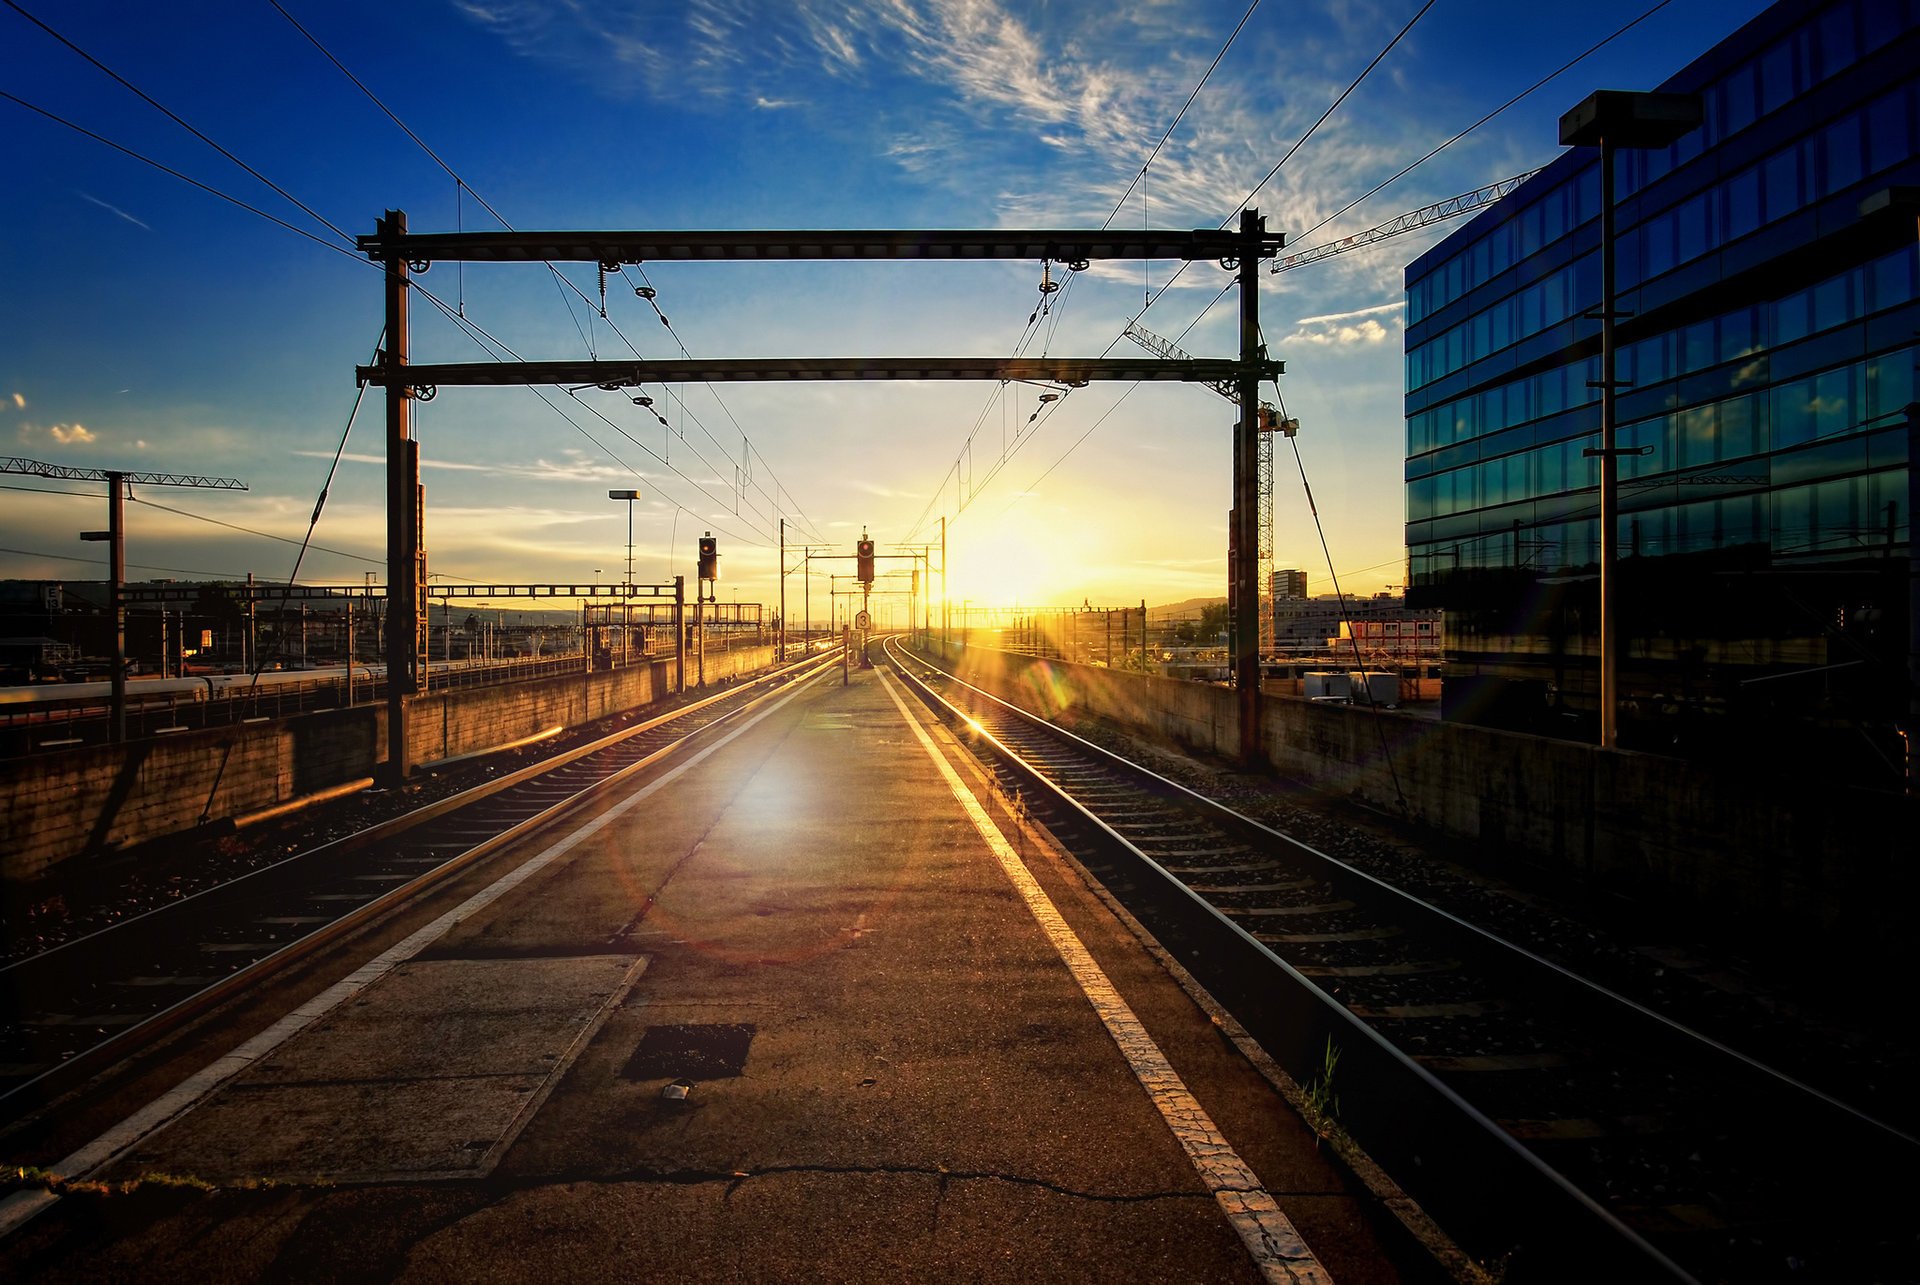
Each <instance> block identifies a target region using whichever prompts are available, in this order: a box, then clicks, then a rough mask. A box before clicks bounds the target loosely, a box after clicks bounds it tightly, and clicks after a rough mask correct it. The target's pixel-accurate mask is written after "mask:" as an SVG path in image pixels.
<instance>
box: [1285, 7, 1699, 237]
mask: <svg viewBox="0 0 1920 1285" xmlns="http://www.w3.org/2000/svg"><path fill="white" fill-rule="evenodd" d="M1672 3H1673V0H1658V2H1657V3H1656V4H1654V5H1653V7H1652V8H1650V9H1648V10H1646V11H1645V12H1644V13H1642V14H1641V15H1640V16H1639V17H1637V18H1634V19H1633V20H1631V21H1630V22H1628V23H1626V24H1625V25H1623V26H1621V27H1620V28H1619V29H1617V30H1616V31H1615V32H1614V33H1613V34H1612V35H1610V36H1608V37H1606V38H1605V39H1603V40H1600V41H1598V42H1596V43H1594V44H1592V45H1589V46H1588V47H1587V49H1586V51H1585V52H1583V53H1580V54H1576V55H1575V56H1574V57H1572V58H1570V59H1568V60H1567V61H1566V62H1564V63H1562V64H1561V65H1560V67H1559V69H1558V70H1556V71H1552V72H1549V73H1548V74H1546V75H1545V76H1542V77H1541V78H1540V79H1539V80H1536V81H1534V82H1533V84H1531V85H1529V86H1528V87H1527V88H1525V89H1523V90H1521V91H1520V92H1519V93H1517V94H1515V95H1514V96H1513V97H1511V98H1509V99H1507V101H1506V102H1504V103H1501V104H1500V105H1499V106H1498V107H1496V108H1494V109H1493V110H1492V111H1490V112H1488V113H1487V114H1486V115H1485V116H1482V117H1481V118H1480V119H1479V120H1477V121H1475V122H1473V124H1471V125H1469V126H1467V127H1466V128H1465V129H1463V130H1461V131H1460V132H1459V133H1457V134H1455V135H1454V136H1453V137H1452V138H1449V139H1447V140H1446V141H1445V142H1444V143H1441V144H1440V145H1439V146H1437V147H1435V148H1434V149H1433V150H1432V151H1430V152H1428V153H1427V154H1426V155H1424V156H1422V157H1421V158H1420V159H1419V160H1417V161H1414V162H1413V163H1412V164H1411V165H1408V166H1407V167H1406V168H1405V169H1403V170H1401V171H1400V172H1399V173H1398V174H1395V175H1394V176H1393V177H1392V178H1389V179H1386V180H1385V181H1383V182H1381V183H1378V184H1376V185H1375V186H1374V187H1373V188H1371V189H1370V190H1368V191H1367V192H1366V193H1365V194H1364V195H1361V196H1357V197H1355V198H1354V199H1353V200H1351V201H1348V202H1347V203H1346V204H1345V205H1343V206H1341V207H1340V208H1339V209H1337V210H1335V211H1334V212H1333V213H1332V214H1329V215H1327V217H1325V218H1324V219H1321V220H1320V221H1319V222H1318V223H1316V224H1314V225H1313V226H1312V227H1310V228H1308V229H1307V230H1306V231H1304V232H1301V233H1298V234H1296V240H1299V241H1304V240H1306V239H1307V238H1308V237H1310V236H1312V235H1313V234H1314V233H1315V232H1318V231H1319V230H1320V229H1321V228H1323V227H1325V226H1327V224H1329V223H1331V222H1333V221H1334V220H1335V219H1337V218H1339V217H1340V216H1341V215H1342V214H1345V213H1346V212H1347V211H1348V210H1351V209H1352V208H1353V207H1354V206H1356V205H1359V204H1360V203H1361V202H1362V201H1365V200H1368V199H1370V198H1372V197H1374V196H1377V195H1379V193H1380V192H1381V190H1382V189H1384V188H1386V187H1388V186H1389V185H1391V184H1394V183H1398V182H1399V181H1400V180H1401V179H1403V178H1405V177H1406V176H1407V175H1409V174H1411V173H1412V172H1413V171H1414V170H1416V169H1418V168H1419V167H1420V166H1422V165H1425V164H1426V163H1427V162H1428V161H1430V160H1432V159H1433V158H1434V157H1436V156H1438V155H1439V154H1440V153H1441V152H1443V151H1445V150H1446V149H1447V148H1449V147H1452V146H1453V145H1454V144H1455V143H1457V142H1459V141H1460V140H1461V139H1463V138H1465V137H1466V136H1467V135H1469V134H1471V133H1473V132H1474V131H1475V130H1477V129H1479V128H1480V127H1481V126H1482V125H1484V124H1486V123H1487V122H1488V121H1490V120H1492V119H1493V118H1494V117H1496V116H1498V115H1500V114H1501V113H1503V112H1505V111H1506V110H1507V109H1508V108H1509V107H1512V106H1513V105H1514V104H1515V103H1518V102H1520V101H1521V100H1522V99H1525V98H1528V97H1531V96H1532V95H1533V94H1535V93H1537V92H1538V91H1539V90H1540V89H1542V88H1544V87H1545V86H1546V85H1547V84H1549V83H1550V82H1552V81H1555V80H1558V79H1559V78H1560V77H1562V76H1564V75H1566V74H1567V73H1568V72H1569V71H1572V70H1573V69H1574V68H1575V67H1577V66H1579V65H1580V64H1581V63H1583V62H1585V61H1586V60H1587V59H1589V58H1591V57H1592V56H1593V55H1594V54H1596V53H1599V52H1600V51H1601V50H1602V49H1604V48H1606V47H1607V46H1608V45H1610V44H1612V43H1613V42H1614V41H1616V40H1618V39H1619V38H1620V37H1622V36H1624V35H1626V34H1627V33H1628V32H1629V31H1632V30H1633V29H1634V28H1635V27H1637V26H1639V25H1640V24H1641V23H1643V22H1645V21H1646V20H1647V19H1649V18H1651V17H1653V15H1654V14H1656V13H1659V12H1660V11H1661V10H1662V9H1664V8H1666V7H1667V6H1668V5H1670V4H1672Z"/></svg>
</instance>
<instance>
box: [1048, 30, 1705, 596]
mask: <svg viewBox="0 0 1920 1285" xmlns="http://www.w3.org/2000/svg"><path fill="white" fill-rule="evenodd" d="M1670 3H1672V0H1656V3H1654V4H1653V5H1651V6H1650V7H1648V8H1647V9H1646V10H1644V11H1642V12H1641V13H1640V14H1639V15H1638V16H1636V17H1634V18H1632V19H1630V20H1628V21H1627V22H1625V23H1623V24H1622V25H1621V26H1620V27H1618V28H1616V29H1615V30H1614V31H1613V32H1612V33H1611V34H1609V35H1607V36H1606V37H1604V38H1603V39H1601V40H1598V41H1596V42H1595V43H1593V44H1592V45H1590V46H1588V47H1587V48H1586V49H1585V50H1583V51H1581V52H1580V53H1578V54H1575V55H1574V56H1573V57H1571V58H1569V59H1568V60H1567V61H1566V62H1564V63H1562V64H1561V65H1560V67H1558V68H1557V69H1555V70H1554V71H1553V72H1551V73H1549V74H1548V75H1546V76H1543V77H1541V78H1540V79H1539V80H1536V81H1535V82H1534V83H1533V84H1531V85H1530V86H1528V87H1527V88H1526V89H1524V90H1522V91H1520V92H1519V93H1517V94H1515V95H1513V96H1512V97H1510V98H1508V99H1507V100H1506V101H1505V102H1504V103H1502V104H1501V105H1500V106H1499V107H1497V108H1495V109H1494V110H1493V111H1491V112H1488V113H1487V114H1486V115H1484V116H1482V117H1481V118H1480V119H1479V120H1477V121H1475V122H1474V123H1473V124H1471V125H1469V126H1467V127H1466V128H1465V129H1463V130H1460V131H1459V132H1457V133H1455V134H1454V135H1453V136H1452V137H1450V138H1448V139H1446V140H1445V141H1444V142H1442V143H1440V144H1439V145H1438V146H1436V147H1434V148H1432V149H1430V150H1429V151H1427V152H1426V153H1425V154H1424V155H1422V156H1421V157H1420V158H1419V159H1417V160H1415V161H1414V162H1412V163H1411V164H1409V165H1407V166H1405V167H1404V168H1402V169H1401V170H1400V171H1399V172H1398V173H1396V174H1395V175H1393V176H1392V177H1391V178H1389V179H1387V180H1385V181H1384V182H1382V183H1380V184H1378V185H1376V186H1375V187H1373V188H1372V189H1371V190H1370V191H1368V192H1367V193H1365V194H1364V195H1362V196H1360V197H1357V198H1355V199H1354V200H1352V201H1349V202H1348V203H1347V204H1346V205H1344V206H1342V207H1341V208H1340V209H1339V210H1337V211H1335V212H1334V213H1333V214H1330V215H1328V216H1327V217H1326V218H1324V219H1322V220H1320V222H1318V223H1316V224H1314V225H1313V226H1312V227H1310V228H1308V229H1307V230H1306V231H1305V232H1303V233H1300V234H1299V235H1300V236H1302V237H1305V236H1311V235H1312V234H1313V233H1314V232H1316V231H1318V230H1319V229H1320V228H1322V227H1324V226H1326V224H1328V223H1330V222H1332V221H1333V220H1334V219H1336V218H1338V217H1340V215H1342V214H1345V213H1346V212H1347V211H1349V210H1351V209H1353V208H1354V207H1355V206H1357V205H1359V204H1360V203H1361V202H1362V201H1365V200H1367V199H1368V198H1369V197H1372V196H1374V195H1377V194H1378V193H1379V192H1380V191H1382V190H1383V189H1385V188H1386V187H1388V186H1389V185H1391V184H1392V183H1395V182H1397V181H1399V180H1400V179H1402V178H1404V177H1406V176H1407V175H1408V174H1410V173H1411V172H1413V170H1414V169H1416V168H1418V167H1419V166H1420V165H1423V164H1425V163H1426V162H1427V161H1430V160H1432V159H1433V158H1434V157H1435V156H1438V155H1439V154H1440V153H1441V152H1443V151H1445V150H1446V149H1447V148H1448V147H1451V146H1452V145H1453V144H1455V143H1457V142H1459V141H1460V140H1462V139H1464V138H1466V137H1467V136H1468V135H1470V134H1472V133H1473V132H1474V131H1475V130H1478V129H1479V128H1480V127H1481V126H1483V125H1485V124H1487V123H1488V122H1489V121H1491V120H1493V119H1495V118H1496V117H1498V116H1499V115H1501V114H1502V113H1503V112H1505V111H1507V110H1508V109H1510V108H1512V107H1513V106H1514V105H1515V104H1517V103H1519V102H1521V101H1522V100H1524V99H1525V98H1527V97H1529V96H1531V95H1532V94H1534V93H1536V92H1537V91H1538V90H1540V89H1541V88H1542V87H1543V86H1545V85H1547V84H1549V83H1550V82H1552V81H1554V80H1556V79H1558V78H1559V77H1560V76H1563V75H1565V74H1566V73H1567V72H1568V71H1570V70H1572V69H1573V68H1574V67H1576V66H1578V65H1579V64H1580V63H1581V62H1584V61H1585V60H1586V59H1588V58H1590V57H1592V56H1593V55H1594V54H1595V53H1598V52H1599V51H1600V50H1601V49H1603V48H1605V47H1606V46H1607V45H1609V44H1611V43H1613V42H1614V41H1615V40H1618V39H1619V38H1620V37H1621V36H1624V35H1626V34H1627V33H1628V32H1629V31H1631V30H1633V29H1634V28H1635V27H1637V26H1639V25H1640V24H1641V23H1643V22H1645V21H1646V20H1647V19H1649V18H1651V17H1652V16H1653V15H1654V14H1656V13H1658V12H1659V11H1660V10H1662V9H1664V8H1666V7H1667V5H1669V4H1670ZM1430 7H1431V5H1430V4H1429V5H1428V6H1426V7H1423V8H1422V9H1421V10H1420V11H1419V12H1418V13H1416V14H1415V15H1414V16H1413V19H1412V20H1410V21H1409V22H1408V24H1407V26H1406V27H1404V28H1402V29H1401V31H1400V33H1399V35H1396V36H1395V37H1394V40H1393V41H1392V42H1390V43H1389V44H1388V46H1387V48H1386V49H1383V50H1382V51H1381V54H1380V56H1379V57H1376V58H1375V59H1374V62H1373V63H1370V64H1369V65H1368V68H1367V71H1363V72H1362V73H1361V76H1360V77H1359V78H1356V79H1355V81H1354V82H1353V84H1351V85H1349V86H1348V87H1347V90H1346V92H1345V93H1343V94H1342V95H1341V97H1342V98H1345V97H1346V94H1347V93H1351V92H1352V90H1353V88H1354V87H1355V86H1357V85H1358V84H1359V82H1360V80H1361V79H1364V78H1365V76H1366V74H1367V72H1370V71H1371V70H1372V69H1373V67H1374V66H1376V65H1377V64H1378V63H1379V61H1380V58H1381V57H1384V56H1385V54H1386V52H1387V51H1388V50H1390V49H1392V47H1393V45H1394V44H1397V43H1398V42H1399V40H1400V39H1401V38H1402V37H1404V36H1405V35H1406V34H1407V31H1408V30H1410V29H1411V28H1412V25H1413V23H1414V22H1417V21H1419V19H1420V17H1421V16H1422V15H1423V14H1424V13H1425V12H1426V9H1427V8H1430ZM1338 105H1339V103H1338V100H1336V102H1335V104H1334V106H1338ZM1331 112H1332V108H1329V109H1328V112H1327V113H1325V114H1323V115H1322V116H1321V118H1320V120H1321V121H1324V120H1325V119H1326V116H1327V115H1328V114H1331ZM1319 123H1320V122H1319V121H1317V122H1315V128H1318V125H1319ZM1311 133H1312V130H1309V131H1308V134H1311ZM1305 141H1306V137H1305V136H1302V138H1301V139H1300V141H1299V143H1296V144H1295V145H1294V146H1293V147H1292V148H1290V149H1289V150H1288V152H1287V154H1286V155H1285V156H1283V157H1282V158H1281V160H1280V163H1279V164H1277V165H1275V166H1274V167H1273V169H1272V170H1271V171H1270V172H1269V173H1268V174H1267V177H1266V178H1265V179H1263V180H1261V182H1260V184H1259V185H1257V186H1256V187H1255V189H1254V191H1253V192H1251V193H1249V194H1248V196H1247V198H1246V199H1245V200H1243V201H1242V202H1241V203H1240V208H1241V209H1244V208H1246V205H1247V203H1248V201H1251V200H1252V199H1253V196H1254V195H1255V194H1257V192H1258V191H1259V190H1260V189H1261V188H1264V187H1265V186H1266V184H1267V183H1269V182H1271V181H1272V180H1273V177H1274V175H1275V174H1277V173H1279V171H1280V168H1281V166H1283V165H1285V164H1286V162H1287V160H1288V159H1289V158H1291V157H1292V155H1293V154H1294V152H1296V151H1298V150H1299V145H1300V143H1304V142H1305ZM1116 212H1117V211H1116ZM1237 212H1238V211H1236V213H1237ZM1228 222H1231V216H1229V219H1228ZM1222 226H1225V225H1224V224H1223V225H1222ZM1180 271H1181V272H1184V271H1185V267H1184V266H1183V267H1182V268H1181V270H1180ZM1179 275H1180V272H1176V273H1174V275H1173V277H1170V278H1168V280H1167V282H1166V284H1165V285H1163V286H1162V287H1161V293H1160V295H1158V296H1155V298H1154V300H1153V301H1154V302H1157V301H1158V299H1159V298H1162V297H1164V296H1165V293H1166V290H1167V289H1168V288H1169V287H1171V286H1172V285H1173V282H1174V280H1176V279H1177V278H1178V277H1179ZM1232 288H1233V286H1232V284H1231V283H1229V284H1228V285H1227V286H1226V287H1225V288H1223V289H1222V290H1221V291H1220V292H1219V293H1217V294H1216V295H1214V297H1213V299H1212V300H1211V301H1209V302H1208V304H1207V305H1206V307H1204V308H1202V309H1201V311H1200V313H1199V315H1198V316H1196V317H1195V318H1194V320H1193V321H1191V322H1189V323H1188V324H1187V327H1186V329H1185V330H1182V331H1181V332H1180V337H1184V336H1185V335H1186V334H1187V332H1188V331H1191V330H1192V329H1193V328H1194V326H1196V325H1198V324H1199V322H1200V321H1201V320H1202V319H1204V318H1205V316H1206V315H1207V314H1208V313H1209V312H1211V311H1212V310H1213V309H1214V308H1215V307H1216V306H1217V305H1218V304H1219V303H1220V301H1221V299H1223V298H1225V297H1226V295H1227V293H1228V292H1229V291H1230V290H1231V289H1232ZM1151 306H1152V304H1151V302H1150V303H1149V305H1148V307H1151ZM1146 312H1147V309H1146V308H1143V309H1141V310H1140V312H1138V313H1136V314H1134V316H1133V318H1132V319H1131V320H1130V321H1128V323H1127V326H1128V327H1131V326H1132V325H1133V324H1134V323H1135V322H1137V321H1139V320H1140V318H1141V317H1143V316H1145V315H1146ZM1124 334H1125V331H1124V330H1123V331H1122V336H1124ZM1175 342H1176V343H1177V342H1178V338H1176V340H1175ZM1118 343H1119V338H1116V339H1115V340H1114V341H1113V342H1112V343H1110V344H1108V345H1107V348H1106V350H1105V352H1103V353H1102V356H1104V355H1106V353H1107V352H1112V351H1113V348H1114V347H1115V346H1116V345H1117V344H1118ZM1108 414H1111V411H1109V412H1108ZM1106 418H1107V416H1106V415H1102V416H1101V418H1100V420H1099V421H1097V422H1096V425H1095V426H1096V427H1097V426H1098V423H1104V422H1105V420H1106ZM1091 432H1092V430H1091V429H1089V430H1088V431H1087V432H1086V433H1082V434H1081V436H1080V437H1079V438H1077V439H1075V441H1074V442H1073V444H1072V445H1071V446H1069V447H1068V448H1067V450H1066V451H1065V452H1063V453H1062V454H1061V455H1060V456H1059V457H1058V458H1057V459H1056V460H1055V461H1054V462H1053V464H1051V465H1049V466H1048V468H1047V470H1046V472H1045V473H1043V474H1042V475H1041V477H1040V478H1036V479H1035V481H1034V482H1033V483H1031V484H1029V487H1028V489H1032V487H1033V486H1037V485H1038V484H1039V482H1040V481H1042V480H1044V479H1045V477H1046V476H1047V475H1048V474H1051V473H1052V472H1053V471H1054V469H1056V468H1058V467H1059V466H1060V464H1061V463H1063V462H1064V461H1065V460H1066V458H1067V457H1068V456H1070V455H1071V454H1073V452H1074V451H1075V450H1077V449H1078V448H1079V446H1080V445H1081V444H1082V443H1083V442H1085V441H1086V439H1087V437H1088V436H1090V435H1091ZM1369 569H1371V568H1369Z"/></svg>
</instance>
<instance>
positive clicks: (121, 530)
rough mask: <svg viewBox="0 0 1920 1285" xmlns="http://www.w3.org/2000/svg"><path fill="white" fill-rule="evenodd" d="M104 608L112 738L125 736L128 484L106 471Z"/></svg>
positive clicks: (122, 477)
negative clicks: (109, 645) (108, 626)
mask: <svg viewBox="0 0 1920 1285" xmlns="http://www.w3.org/2000/svg"><path fill="white" fill-rule="evenodd" d="M107 492H108V497H107V533H108V534H107V574H108V575H109V576H110V577H111V581H112V582H111V583H110V584H109V585H108V586H107V609H108V610H109V611H111V612H112V613H113V740H114V743H115V744H119V743H120V742H122V741H124V740H126V739H127V594H126V587H127V499H126V492H127V484H126V475H125V474H123V473H108V474H107Z"/></svg>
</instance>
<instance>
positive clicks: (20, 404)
mask: <svg viewBox="0 0 1920 1285" xmlns="http://www.w3.org/2000/svg"><path fill="white" fill-rule="evenodd" d="M13 408H14V409H15V410H25V409H26V408H27V399H26V397H25V396H24V395H23V394H20V393H15V394H13Z"/></svg>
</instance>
